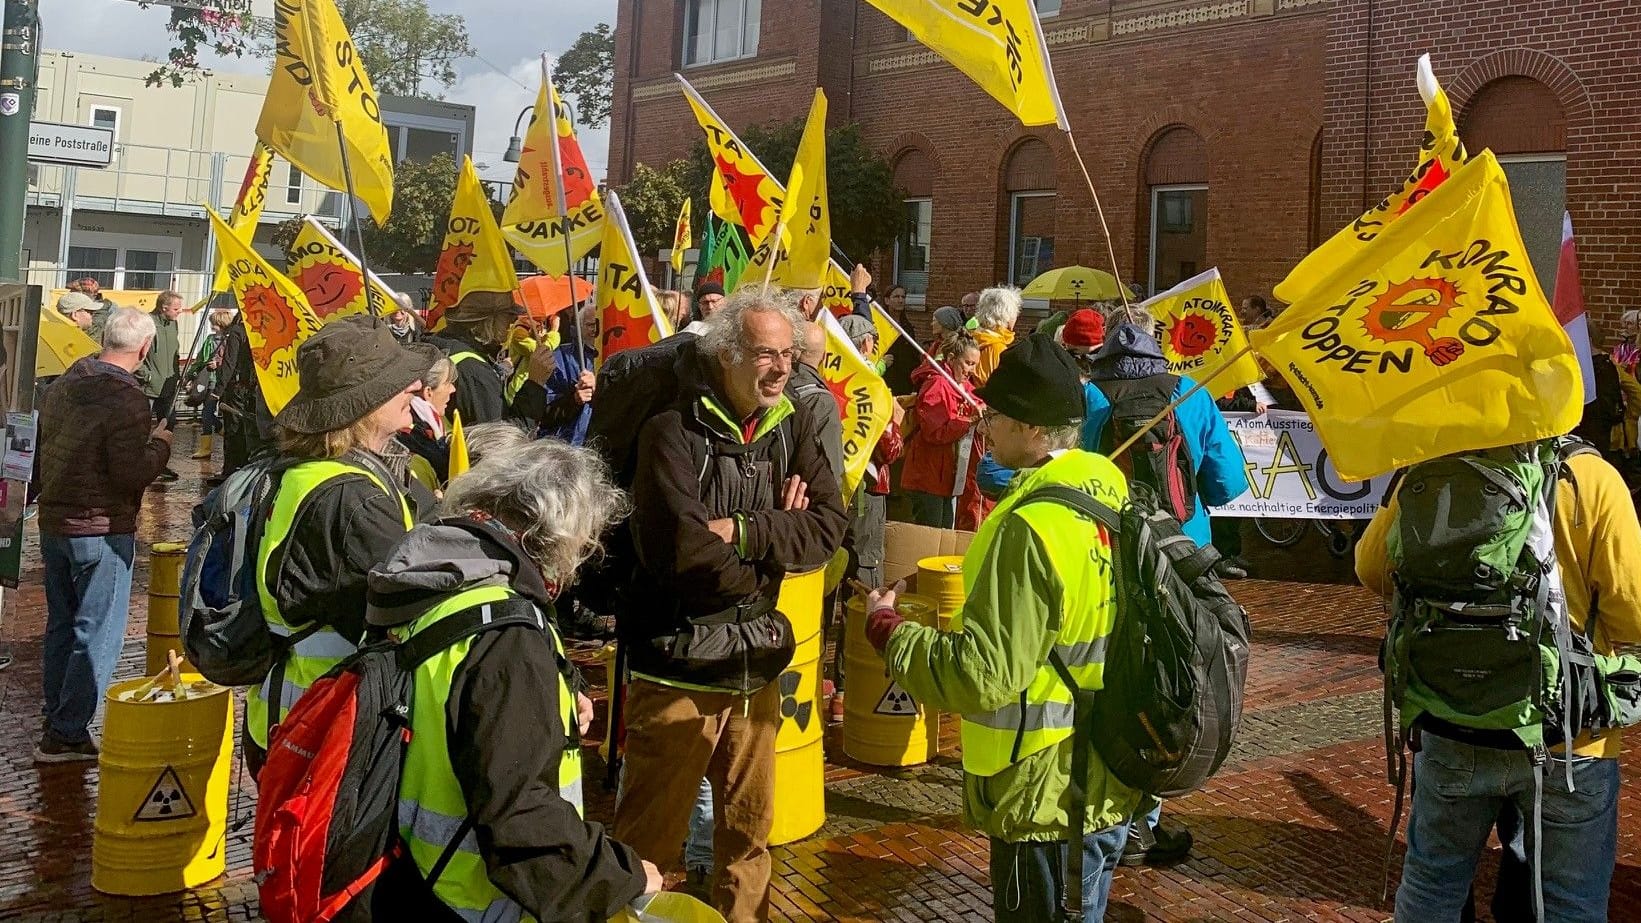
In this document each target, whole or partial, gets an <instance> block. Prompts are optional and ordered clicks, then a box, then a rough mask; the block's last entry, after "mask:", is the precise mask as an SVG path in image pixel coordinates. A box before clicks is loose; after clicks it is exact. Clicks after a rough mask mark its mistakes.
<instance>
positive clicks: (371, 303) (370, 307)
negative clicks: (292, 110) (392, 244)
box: [335, 121, 398, 317]
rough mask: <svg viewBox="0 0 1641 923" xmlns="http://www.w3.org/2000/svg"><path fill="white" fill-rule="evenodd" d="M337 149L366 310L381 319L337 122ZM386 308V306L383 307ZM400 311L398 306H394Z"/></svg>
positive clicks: (350, 170)
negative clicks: (371, 295) (371, 283)
mask: <svg viewBox="0 0 1641 923" xmlns="http://www.w3.org/2000/svg"><path fill="white" fill-rule="evenodd" d="M335 125H336V147H337V149H338V150H340V151H341V152H342V181H343V182H344V183H346V184H347V187H348V216H349V217H351V218H352V219H353V233H354V236H355V237H356V238H357V239H358V241H359V276H360V278H362V279H363V280H364V283H365V310H367V311H369V312H370V315H371V316H372V317H381V316H382V313H381V312H380V311H378V310H376V299H374V298H372V297H370V294H371V293H370V266H369V265H367V264H366V263H365V229H364V228H363V227H360V225H359V215H358V213H357V212H356V211H355V210H354V208H353V203H354V202H356V201H358V197H356V196H355V195H354V194H353V165H352V164H351V163H350V162H349V161H348V138H347V135H346V134H344V133H343V131H342V123H341V122H340V121H337V122H336V123H335ZM383 307H386V305H383ZM394 310H398V306H397V305H395V306H394Z"/></svg>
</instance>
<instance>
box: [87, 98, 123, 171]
mask: <svg viewBox="0 0 1641 923" xmlns="http://www.w3.org/2000/svg"><path fill="white" fill-rule="evenodd" d="M86 123H87V124H88V125H90V126H91V127H92V128H106V129H108V130H109V131H110V132H111V133H112V134H113V136H114V152H113V154H114V156H113V157H111V158H110V161H112V160H113V159H115V158H117V157H118V156H119V151H120V109H119V107H118V106H92V107H91V111H90V113H88V115H87V117H86Z"/></svg>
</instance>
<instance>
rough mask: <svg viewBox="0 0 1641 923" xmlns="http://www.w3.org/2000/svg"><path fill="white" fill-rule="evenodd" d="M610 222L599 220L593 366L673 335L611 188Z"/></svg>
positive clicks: (599, 365)
mask: <svg viewBox="0 0 1641 923" xmlns="http://www.w3.org/2000/svg"><path fill="white" fill-rule="evenodd" d="M608 214H609V220H608V221H606V222H605V223H604V240H603V242H602V243H600V244H599V249H598V291H597V293H596V295H595V296H594V297H595V299H596V300H595V304H596V305H597V306H598V307H597V310H598V347H597V348H598V354H597V356H596V357H595V358H594V360H593V361H594V365H595V366H597V367H600V368H602V367H603V365H604V361H605V360H607V359H609V358H610V357H611V356H613V355H615V354H616V353H619V352H622V351H624V350H628V349H633V348H635V347H639V346H648V345H650V344H651V343H656V342H659V341H660V340H661V339H662V338H664V337H669V336H672V325H671V324H670V323H668V321H667V315H666V312H665V311H662V310H661V305H660V304H658V303H657V302H656V300H655V289H652V288H650V282H649V279H648V278H646V277H645V275H644V261H643V260H642V259H640V258H639V256H638V246H637V245H636V244H634V243H633V239H632V231H630V230H628V229H627V215H626V213H625V212H623V211H622V210H621V199H620V197H619V196H617V195H616V194H615V192H614V191H613V190H612V191H611V192H610V201H609V203H608Z"/></svg>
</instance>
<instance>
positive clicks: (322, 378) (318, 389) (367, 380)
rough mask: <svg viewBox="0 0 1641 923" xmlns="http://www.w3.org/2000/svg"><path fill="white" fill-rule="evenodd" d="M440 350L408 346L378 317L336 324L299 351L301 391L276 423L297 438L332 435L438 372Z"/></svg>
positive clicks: (343, 319)
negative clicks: (435, 366)
mask: <svg viewBox="0 0 1641 923" xmlns="http://www.w3.org/2000/svg"><path fill="white" fill-rule="evenodd" d="M438 358H439V351H438V349H436V348H434V347H432V346H428V345H426V344H423V343H416V344H410V345H405V344H403V343H401V342H400V341H399V339H398V338H397V337H395V336H394V335H393V328H392V327H390V326H388V325H387V324H386V323H384V322H383V321H381V320H380V319H378V318H375V317H368V316H365V315H355V316H353V317H344V318H342V319H340V320H335V321H332V322H330V323H328V324H326V325H325V326H324V327H321V328H320V329H319V332H318V333H315V334H314V335H313V336H311V337H309V338H308V339H307V340H306V341H305V342H303V344H302V345H301V346H299V347H297V349H296V374H297V378H298V381H299V382H300V387H299V389H298V390H297V392H296V396H295V397H293V398H291V401H290V403H288V404H286V405H285V407H284V409H282V410H280V411H279V413H278V414H277V415H276V416H275V417H274V422H275V423H278V424H279V425H280V426H283V427H284V428H286V429H288V430H292V431H294V432H298V433H304V434H309V435H311V434H314V433H328V432H330V431H331V430H336V429H341V428H343V427H345V426H351V425H352V424H354V423H356V422H358V421H359V420H362V419H364V418H365V417H366V416H368V415H369V414H370V412H371V411H373V410H375V409H376V408H378V407H380V406H382V405H383V404H386V403H387V402H388V401H389V400H391V399H392V397H393V396H394V395H395V394H398V393H399V392H401V391H403V390H404V389H405V388H408V387H409V386H410V385H411V383H412V382H415V381H417V380H419V379H420V378H421V377H422V376H423V375H425V374H427V370H428V369H430V368H432V367H433V363H434V362H435V361H437V360H438Z"/></svg>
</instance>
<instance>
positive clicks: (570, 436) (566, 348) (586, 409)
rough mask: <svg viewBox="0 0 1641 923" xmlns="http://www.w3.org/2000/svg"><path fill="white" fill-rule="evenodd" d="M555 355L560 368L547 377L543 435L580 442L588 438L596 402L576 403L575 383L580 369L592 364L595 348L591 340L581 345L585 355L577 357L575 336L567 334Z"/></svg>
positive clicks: (570, 441) (554, 352)
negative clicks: (589, 423) (588, 427)
mask: <svg viewBox="0 0 1641 923" xmlns="http://www.w3.org/2000/svg"><path fill="white" fill-rule="evenodd" d="M553 358H554V359H555V360H557V367H556V368H554V369H553V374H551V375H549V376H548V377H547V382H546V391H547V411H546V413H545V414H544V415H543V419H542V421H541V435H543V436H552V437H553V438H555V439H561V440H563V441H565V442H568V443H569V444H570V445H581V444H582V443H583V442H585V441H586V440H587V424H588V422H589V421H591V420H592V418H593V405H592V404H591V403H586V404H581V405H579V406H578V405H577V404H576V403H575V386H576V382H577V381H579V380H580V378H581V370H582V369H589V370H590V369H591V368H592V367H593V347H592V344H591V343H584V344H582V355H580V356H577V355H576V349H575V339H574V337H573V336H571V337H566V338H565V340H564V343H563V345H561V346H559V348H558V349H555V350H553Z"/></svg>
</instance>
